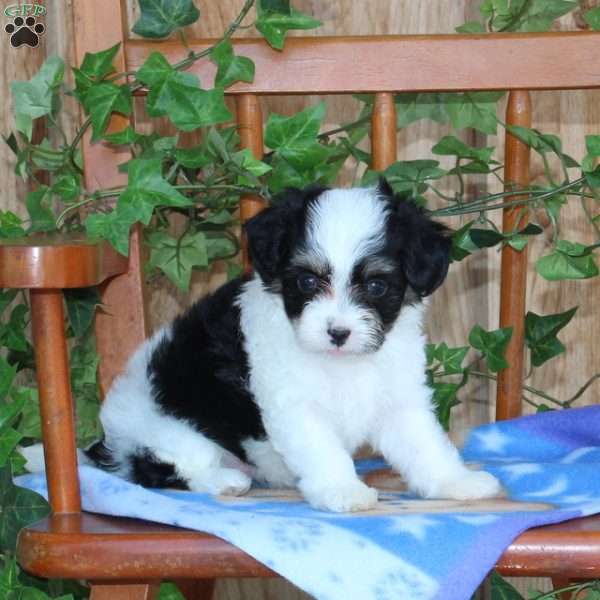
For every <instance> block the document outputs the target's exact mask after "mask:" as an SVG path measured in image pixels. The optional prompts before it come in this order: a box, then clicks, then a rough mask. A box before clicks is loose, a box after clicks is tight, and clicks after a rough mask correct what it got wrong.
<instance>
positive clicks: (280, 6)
mask: <svg viewBox="0 0 600 600" xmlns="http://www.w3.org/2000/svg"><path fill="white" fill-rule="evenodd" d="M258 10H261V11H264V10H272V11H273V12H278V13H283V14H284V15H289V14H291V12H292V8H291V7H290V0H258Z"/></svg>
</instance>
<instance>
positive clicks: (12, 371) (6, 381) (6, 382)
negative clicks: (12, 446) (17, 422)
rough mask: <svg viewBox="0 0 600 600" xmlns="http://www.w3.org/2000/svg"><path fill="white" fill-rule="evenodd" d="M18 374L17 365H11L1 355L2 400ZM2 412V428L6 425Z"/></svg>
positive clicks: (0, 380) (0, 393)
mask: <svg viewBox="0 0 600 600" xmlns="http://www.w3.org/2000/svg"><path fill="white" fill-rule="evenodd" d="M16 374H17V367H16V365H10V364H9V363H8V362H7V360H6V359H4V358H2V357H0V400H3V399H4V398H6V395H7V394H8V392H9V391H10V388H11V387H12V384H13V381H14V379H15V376H16ZM1 415H2V413H1V412H0V430H2V428H3V427H4V424H5V423H6V419H5V418H3V417H2V416H1Z"/></svg>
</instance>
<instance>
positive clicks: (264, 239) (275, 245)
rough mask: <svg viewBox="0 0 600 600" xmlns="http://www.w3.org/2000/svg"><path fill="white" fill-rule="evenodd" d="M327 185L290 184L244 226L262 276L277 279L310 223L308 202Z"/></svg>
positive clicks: (249, 245) (254, 263)
mask: <svg viewBox="0 0 600 600" xmlns="http://www.w3.org/2000/svg"><path fill="white" fill-rule="evenodd" d="M325 189H326V188H316V187H314V188H307V189H305V190H299V189H297V188H289V189H287V190H285V192H282V193H281V194H279V195H278V196H277V197H275V198H274V199H273V203H272V204H271V206H269V207H268V208H266V209H265V210H263V211H262V212H260V213H258V214H257V215H256V216H255V217H252V218H251V219H250V220H249V221H248V222H247V223H246V225H245V226H244V230H245V232H246V236H247V239H248V253H249V255H250V260H251V261H252V265H253V267H254V269H255V270H256V271H257V273H258V274H259V275H260V277H261V278H262V280H263V281H264V282H265V283H267V284H269V283H271V282H273V281H274V280H275V279H277V278H278V277H279V276H280V274H281V271H282V269H283V268H284V266H285V264H286V262H287V260H288V258H289V257H290V254H291V252H292V250H293V248H294V247H295V246H296V245H297V244H298V243H299V241H301V239H302V237H303V235H304V229H305V226H306V208H307V206H308V203H309V202H310V201H311V200H313V199H314V198H316V197H318V196H319V194H321V193H322V192H324V191H325Z"/></svg>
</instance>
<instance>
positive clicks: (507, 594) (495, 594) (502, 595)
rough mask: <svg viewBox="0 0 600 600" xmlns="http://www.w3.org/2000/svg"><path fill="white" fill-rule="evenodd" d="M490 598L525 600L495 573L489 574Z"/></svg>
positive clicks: (494, 599)
mask: <svg viewBox="0 0 600 600" xmlns="http://www.w3.org/2000/svg"><path fill="white" fill-rule="evenodd" d="M490 597H491V600H525V598H523V596H521V594H520V593H519V592H518V591H517V590H516V588H514V587H513V586H512V585H511V584H510V583H508V581H506V579H503V578H502V577H500V575H498V573H497V572H496V571H492V573H491V574H490Z"/></svg>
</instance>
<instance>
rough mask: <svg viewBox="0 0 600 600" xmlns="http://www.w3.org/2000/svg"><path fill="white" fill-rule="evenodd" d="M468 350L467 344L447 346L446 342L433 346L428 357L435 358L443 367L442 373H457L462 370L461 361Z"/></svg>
mask: <svg viewBox="0 0 600 600" xmlns="http://www.w3.org/2000/svg"><path fill="white" fill-rule="evenodd" d="M468 351H469V346H460V347H457V348H449V347H448V345H447V344H446V342H442V343H441V344H439V345H437V346H433V348H432V349H431V350H430V355H429V357H430V358H431V359H432V360H431V362H433V360H437V361H438V362H439V363H440V365H441V366H442V368H443V374H444V375H457V374H460V373H462V372H463V367H462V363H463V361H464V359H465V356H466V355H467V352H468Z"/></svg>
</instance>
